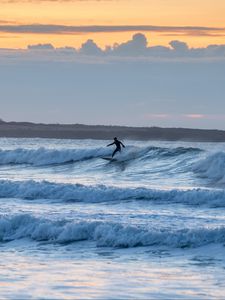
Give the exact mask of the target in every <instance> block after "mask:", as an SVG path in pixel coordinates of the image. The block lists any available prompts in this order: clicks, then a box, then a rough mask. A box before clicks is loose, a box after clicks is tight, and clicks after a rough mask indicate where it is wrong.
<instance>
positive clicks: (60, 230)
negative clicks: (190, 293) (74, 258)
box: [0, 214, 225, 248]
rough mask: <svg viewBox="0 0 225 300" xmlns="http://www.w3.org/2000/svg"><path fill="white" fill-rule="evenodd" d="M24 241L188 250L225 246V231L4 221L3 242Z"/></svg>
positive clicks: (19, 218)
mask: <svg viewBox="0 0 225 300" xmlns="http://www.w3.org/2000/svg"><path fill="white" fill-rule="evenodd" d="M22 238H23V239H24V238H27V239H31V240H34V241H47V242H49V243H59V244H65V243H66V244H67V243H72V242H77V241H87V240H89V241H95V242H96V244H97V246H101V247H124V248H127V247H137V246H152V245H164V246H169V247H176V248H184V247H200V246H203V245H207V244H210V243H224V242H225V227H218V228H199V229H189V228H184V229H180V230H165V229H156V228H148V229H145V228H142V227H138V226H134V225H133V226H130V225H124V224H119V223H111V222H104V221H83V222H74V221H67V220H59V221H52V220H48V219H41V218H37V217H34V216H32V215H28V214H25V215H24V214H23V215H16V216H11V217H7V216H2V217H0V241H1V242H9V241H13V240H18V239H22Z"/></svg>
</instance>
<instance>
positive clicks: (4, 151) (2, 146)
mask: <svg viewBox="0 0 225 300" xmlns="http://www.w3.org/2000/svg"><path fill="white" fill-rule="evenodd" d="M110 142H111V141H104V140H63V139H61V140H60V139H59V140H57V139H38V138H35V139H16V138H1V139H0V201H1V206H0V210H1V214H0V250H1V255H0V298H1V299H221V298H224V297H225V280H224V278H225V248H224V246H225V189H224V188H225V143H197V142H159V141H157V142H156V141H145V142H143V141H131V140H124V141H123V143H124V144H125V145H126V148H124V149H122V152H121V153H118V154H116V156H115V158H116V161H106V160H103V159H102V157H104V156H110V155H111V153H112V151H113V149H114V148H113V147H106V145H107V144H108V143H110Z"/></svg>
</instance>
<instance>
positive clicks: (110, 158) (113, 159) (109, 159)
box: [101, 156, 117, 161]
mask: <svg viewBox="0 0 225 300" xmlns="http://www.w3.org/2000/svg"><path fill="white" fill-rule="evenodd" d="M101 158H102V159H104V160H108V161H117V159H115V158H112V157H107V156H106V157H101Z"/></svg>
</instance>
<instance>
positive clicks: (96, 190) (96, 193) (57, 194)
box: [0, 180, 225, 207]
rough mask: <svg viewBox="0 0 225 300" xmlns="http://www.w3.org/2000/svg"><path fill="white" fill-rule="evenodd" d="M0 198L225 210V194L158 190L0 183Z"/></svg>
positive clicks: (22, 182)
mask: <svg viewBox="0 0 225 300" xmlns="http://www.w3.org/2000/svg"><path fill="white" fill-rule="evenodd" d="M0 198H20V199H27V200H51V201H56V202H87V203H101V202H111V201H123V200H131V201H133V200H145V201H153V202H155V203H157V204H161V203H163V204H170V203H181V204H186V205H193V206H197V205H207V206H209V207H225V190H209V189H192V190H177V189H173V190H157V189H148V188H144V187H137V188H123V187H113V186H105V185H95V186H91V185H90V186H88V185H82V184H66V183H53V182H48V181H41V182H36V181H33V180H29V181H9V180H0Z"/></svg>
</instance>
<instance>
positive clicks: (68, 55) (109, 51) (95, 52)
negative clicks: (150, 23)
mask: <svg viewBox="0 0 225 300" xmlns="http://www.w3.org/2000/svg"><path fill="white" fill-rule="evenodd" d="M37 50H38V51H37ZM5 55H6V56H11V57H16V56H19V57H20V59H24V60H26V59H30V58H31V57H32V59H35V58H37V59H38V60H41V59H42V58H43V60H54V59H59V58H60V60H65V61H68V60H69V61H71V60H76V61H77V60H86V61H87V62H90V61H91V62H93V57H96V59H97V60H98V62H99V61H100V60H102V61H104V62H105V61H109V60H112V59H125V58H126V59H134V60H137V59H139V60H143V61H146V60H155V59H157V60H174V59H177V60H183V61H184V60H186V61H189V60H193V59H195V60H212V59H214V60H225V45H216V44H214V45H208V46H206V47H202V48H191V47H189V46H188V44H187V43H185V42H183V41H180V40H173V41H171V42H170V43H169V44H168V46H161V45H158V46H148V41H147V38H146V36H145V35H144V34H142V33H137V34H134V35H133V36H132V38H131V39H130V40H128V41H127V42H124V43H121V44H114V45H113V46H106V47H105V49H101V48H100V47H99V46H98V45H97V44H96V43H95V41H94V40H92V39H88V40H87V41H86V42H84V43H83V44H82V45H81V47H80V48H79V49H76V48H74V47H68V46H64V47H60V48H57V47H54V45H52V44H34V45H28V46H27V49H26V50H22V49H21V50H19V49H18V50H15V49H14V50H13V49H11V50H10V49H8V50H6V49H5V50H4V49H0V59H4V56H5ZM88 57H89V58H88ZM94 61H95V59H94Z"/></svg>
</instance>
